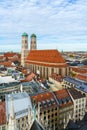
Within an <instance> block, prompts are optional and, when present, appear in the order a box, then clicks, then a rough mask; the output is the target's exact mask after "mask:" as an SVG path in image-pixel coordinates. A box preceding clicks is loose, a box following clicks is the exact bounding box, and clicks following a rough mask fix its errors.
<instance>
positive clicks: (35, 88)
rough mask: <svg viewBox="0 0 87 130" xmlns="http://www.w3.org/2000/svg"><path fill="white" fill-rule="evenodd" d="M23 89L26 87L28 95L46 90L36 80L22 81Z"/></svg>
mask: <svg viewBox="0 0 87 130" xmlns="http://www.w3.org/2000/svg"><path fill="white" fill-rule="evenodd" d="M22 85H23V89H25V88H28V90H29V94H30V95H35V94H39V93H43V92H44V91H46V89H44V88H43V87H41V85H40V84H39V83H38V82H35V81H31V82H23V83H22Z"/></svg>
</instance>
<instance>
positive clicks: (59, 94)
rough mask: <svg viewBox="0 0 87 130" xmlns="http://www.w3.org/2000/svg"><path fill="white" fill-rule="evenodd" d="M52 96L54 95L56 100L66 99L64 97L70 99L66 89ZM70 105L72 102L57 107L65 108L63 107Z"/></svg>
mask: <svg viewBox="0 0 87 130" xmlns="http://www.w3.org/2000/svg"><path fill="white" fill-rule="evenodd" d="M54 94H55V95H56V97H57V99H66V97H70V95H69V93H68V91H67V90H66V89H62V90H58V91H55V92H54ZM70 99H71V97H70ZM71 104H73V102H72V100H71V101H70V102H66V103H62V104H61V105H59V106H60V107H65V106H68V105H71Z"/></svg>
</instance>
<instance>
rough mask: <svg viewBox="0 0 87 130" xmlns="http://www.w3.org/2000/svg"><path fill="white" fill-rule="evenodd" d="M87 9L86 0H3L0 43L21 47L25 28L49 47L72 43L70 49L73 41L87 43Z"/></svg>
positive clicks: (0, 7) (0, 13) (0, 14)
mask: <svg viewBox="0 0 87 130" xmlns="http://www.w3.org/2000/svg"><path fill="white" fill-rule="evenodd" d="M86 12H87V0H44V1H40V0H7V1H6V0H0V44H2V43H3V44H4V45H7V44H8V45H9V44H10V45H11V44H12V45H13V44H14V43H15V44H16V45H17V46H18V45H19V46H20V42H21V34H22V33H23V32H25V31H26V32H27V33H28V34H29V35H31V33H36V35H37V36H38V38H37V39H38V44H39V43H40V42H41V43H45V44H46V45H47V46H46V47H47V48H50V46H49V43H50V44H51V46H53V47H54V45H55V48H56V44H57V45H59V46H60V45H61V47H62V48H63V49H64V48H66V47H67V48H66V49H68V46H67V45H66V44H70V45H71V46H72V47H71V48H70V49H71V50H72V49H73V48H74V46H73V43H75V45H77V44H78V43H80V44H81V43H82V44H81V45H83V44H85V45H86V42H87V16H86ZM54 43H55V44H54ZM62 44H63V45H62ZM46 47H44V48H46ZM77 47H78V45H77ZM18 48H20V47H18ZM39 48H41V46H40V47H39ZM42 48H43V46H42ZM78 49H83V48H82V47H81V48H78ZM0 50H1V46H0ZM13 50H14V48H13Z"/></svg>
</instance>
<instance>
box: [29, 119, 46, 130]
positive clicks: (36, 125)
mask: <svg viewBox="0 0 87 130" xmlns="http://www.w3.org/2000/svg"><path fill="white" fill-rule="evenodd" d="M30 130H45V129H44V128H42V126H41V125H40V124H39V123H38V122H37V121H36V120H35V121H34V122H33V124H32V126H31V128H30Z"/></svg>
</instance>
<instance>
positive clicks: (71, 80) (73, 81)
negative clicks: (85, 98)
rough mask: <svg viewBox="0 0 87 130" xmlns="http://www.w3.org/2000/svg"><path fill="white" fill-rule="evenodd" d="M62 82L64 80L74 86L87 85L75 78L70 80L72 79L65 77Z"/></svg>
mask: <svg viewBox="0 0 87 130" xmlns="http://www.w3.org/2000/svg"><path fill="white" fill-rule="evenodd" d="M64 80H66V81H67V82H69V83H73V84H75V85H87V82H85V81H83V80H79V79H77V78H72V77H69V76H67V77H65V78H64Z"/></svg>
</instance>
